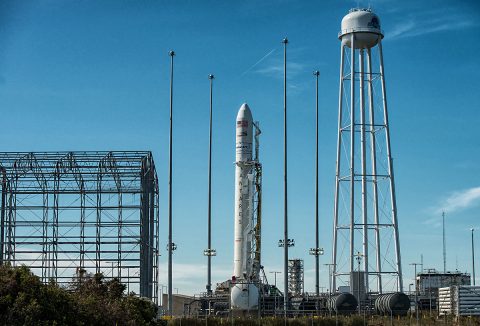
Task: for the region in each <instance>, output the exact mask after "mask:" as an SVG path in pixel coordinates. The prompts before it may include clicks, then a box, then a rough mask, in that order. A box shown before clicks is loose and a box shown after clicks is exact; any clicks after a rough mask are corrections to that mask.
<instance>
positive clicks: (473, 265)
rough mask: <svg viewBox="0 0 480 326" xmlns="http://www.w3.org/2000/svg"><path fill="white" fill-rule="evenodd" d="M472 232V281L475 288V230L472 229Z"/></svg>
mask: <svg viewBox="0 0 480 326" xmlns="http://www.w3.org/2000/svg"><path fill="white" fill-rule="evenodd" d="M470 230H471V231H472V279H473V286H475V245H474V242H473V231H475V229H474V228H471V229H470Z"/></svg>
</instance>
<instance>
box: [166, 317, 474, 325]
mask: <svg viewBox="0 0 480 326" xmlns="http://www.w3.org/2000/svg"><path fill="white" fill-rule="evenodd" d="M419 324H420V325H422V326H430V325H452V326H454V325H455V326H457V325H458V326H460V325H462V326H463V325H465V326H477V325H478V326H480V318H478V317H461V318H458V319H456V318H455V317H453V316H447V317H443V316H441V317H429V316H423V317H421V318H420V321H419ZM161 325H167V326H220V325H221V326H229V325H232V326H258V325H262V326H285V320H284V319H283V318H278V317H277V318H275V317H263V318H256V317H243V318H216V317H210V318H208V319H197V318H187V317H183V318H173V319H171V320H168V321H164V323H163V324H161ZM287 325H288V326H337V325H338V326H389V325H391V326H400V325H412V326H414V325H416V320H415V316H405V317H393V318H390V317H382V316H367V317H365V319H364V317H360V316H338V317H337V318H335V317H298V318H289V319H288V320H287Z"/></svg>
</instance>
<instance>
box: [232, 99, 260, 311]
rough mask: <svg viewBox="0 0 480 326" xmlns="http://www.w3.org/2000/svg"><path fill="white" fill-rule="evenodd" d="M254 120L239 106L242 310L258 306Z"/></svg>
mask: <svg viewBox="0 0 480 326" xmlns="http://www.w3.org/2000/svg"><path fill="white" fill-rule="evenodd" d="M253 127H254V123H253V118H252V112H251V111H250V108H249V107H248V105H247V104H246V103H245V104H243V105H242V106H241V107H240V110H239V111H238V114H237V121H236V147H235V152H236V155H235V222H234V258H233V266H234V267H233V277H232V283H233V287H232V290H231V303H232V307H233V308H236V309H242V310H250V309H255V308H257V306H258V287H257V286H256V285H255V284H254V281H255V280H253V279H252V275H253V268H254V264H253V261H252V254H251V247H252V241H253V239H252V238H253V233H254V232H253V229H254V225H253V214H254V172H255V162H254V161H253V159H252V151H253V131H254V128H253Z"/></svg>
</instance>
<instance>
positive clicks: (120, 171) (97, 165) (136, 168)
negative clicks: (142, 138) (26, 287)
mask: <svg viewBox="0 0 480 326" xmlns="http://www.w3.org/2000/svg"><path fill="white" fill-rule="evenodd" d="M0 171H1V176H2V196H1V235H0V238H1V239H0V264H10V265H12V266H19V265H22V264H24V265H26V266H28V267H29V268H30V269H31V270H32V271H33V273H35V274H37V275H38V276H39V277H40V278H41V280H42V281H43V282H48V281H49V280H50V279H53V280H54V281H56V282H57V283H58V284H60V285H64V286H68V285H69V283H70V282H71V281H72V278H73V277H74V276H75V275H79V274H80V273H91V274H94V273H102V274H103V275H104V277H105V278H106V279H113V278H118V279H119V280H120V281H121V282H122V283H124V284H125V285H126V286H127V291H129V292H131V291H134V292H136V293H138V294H139V295H140V296H141V297H146V298H149V299H151V300H152V301H153V302H155V303H157V304H158V256H159V210H158V207H159V191H158V179H157V174H156V171H155V164H154V161H153V157H152V153H151V152H148V151H115V152H41V153H26V152H1V153H0Z"/></svg>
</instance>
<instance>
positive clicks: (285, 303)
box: [282, 37, 288, 322]
mask: <svg viewBox="0 0 480 326" xmlns="http://www.w3.org/2000/svg"><path fill="white" fill-rule="evenodd" d="M282 43H283V46H284V47H283V153H284V155H283V168H284V170H283V182H284V185H283V195H284V197H283V204H284V207H283V209H284V220H283V222H284V235H283V243H284V246H283V254H284V257H283V258H284V262H283V264H284V266H283V282H284V293H283V309H284V316H285V322H286V321H287V319H286V318H287V310H288V210H287V209H288V193H287V186H288V185H287V181H288V178H287V44H288V39H287V38H286V37H285V38H284V39H283V40H282Z"/></svg>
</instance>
